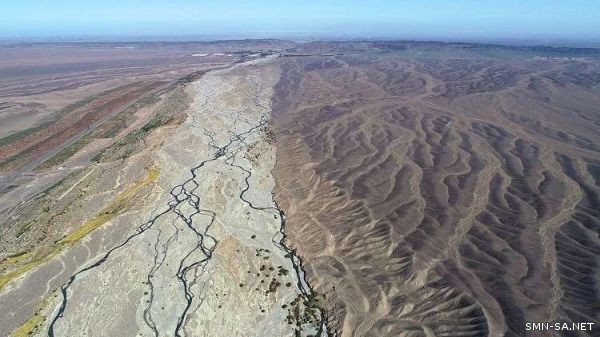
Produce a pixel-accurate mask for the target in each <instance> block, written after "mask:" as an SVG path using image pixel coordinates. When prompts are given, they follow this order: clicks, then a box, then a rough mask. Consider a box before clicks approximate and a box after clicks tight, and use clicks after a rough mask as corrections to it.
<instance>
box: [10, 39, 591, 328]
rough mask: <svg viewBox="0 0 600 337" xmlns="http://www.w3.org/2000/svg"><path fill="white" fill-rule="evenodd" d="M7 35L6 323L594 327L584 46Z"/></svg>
mask: <svg viewBox="0 0 600 337" xmlns="http://www.w3.org/2000/svg"><path fill="white" fill-rule="evenodd" d="M2 48H9V49H10V48H12V47H10V46H8V47H6V46H2ZM20 48H25V47H23V46H20V47H18V48H16V49H14V50H10V52H9V53H10V54H11V55H13V56H15V55H29V56H30V57H22V58H14V59H17V60H18V62H20V63H19V64H11V63H10V62H9V61H7V60H3V59H2V58H0V68H1V69H6V70H7V72H5V74H6V76H4V75H3V76H0V82H1V83H0V84H2V83H4V84H5V85H4V86H3V88H5V89H7V91H6V92H4V93H0V97H2V99H3V100H5V101H6V102H8V101H10V102H9V104H4V103H0V123H4V124H1V125H0V128H2V130H3V132H6V134H10V135H8V136H7V137H2V138H1V139H0V150H1V151H0V161H1V163H0V169H3V174H4V175H3V177H7V175H10V174H13V173H15V172H16V173H18V176H17V177H16V178H15V179H12V180H10V182H7V180H5V181H4V182H3V183H4V185H5V186H4V187H5V188H4V189H2V188H0V190H2V191H0V310H1V311H2V312H3V313H4V315H2V316H0V335H1V336H4V335H10V336H13V337H25V336H31V335H33V336H50V337H52V336H56V337H59V336H307V337H308V336H320V337H323V336H325V335H328V336H340V337H347V336H378V337H379V336H406V337H421V336H423V337H432V336H436V337H437V336H439V337H441V336H482V337H483V336H490V337H499V336H511V337H512V336H527V337H529V336H531V337H542V336H544V337H545V336H549V335H550V336H552V337H558V336H563V335H564V336H574V337H588V336H595V335H597V334H596V332H597V331H591V332H590V331H587V332H586V331H579V332H572V333H570V334H561V333H557V332H552V333H550V332H539V331H538V332H536V331H525V330H524V328H525V322H545V321H550V322H553V321H558V322H569V323H570V322H594V323H596V325H597V326H600V316H599V313H600V290H599V289H600V279H599V277H598V275H600V271H599V270H600V267H599V263H600V262H599V261H600V260H599V259H598V256H600V240H599V235H598V233H599V232H600V230H599V228H600V213H598V212H599V210H600V201H599V200H600V199H599V196H600V176H599V175H600V147H599V146H598V144H600V137H599V135H600V132H599V130H600V118H599V116H600V110H599V109H598V107H600V63H599V61H598V59H599V58H598V55H600V51H598V50H587V49H557V48H545V47H531V48H520V47H508V46H504V47H500V46H489V45H469V44H442V43H435V42H431V43H415V42H394V41H386V42H377V41H355V42H309V43H290V42H287V41H274V40H260V41H236V42H215V43H200V44H194V43H191V44H187V43H181V44H164V45H163V44H161V43H156V44H148V45H146V44H142V45H133V46H130V45H126V44H114V45H113V44H102V45H101V46H95V45H93V44H85V45H78V46H76V48H75V47H73V45H65V46H62V45H58V46H52V47H49V46H39V45H32V46H27V48H31V49H29V51H27V52H24V51H23V50H22V49H20ZM65 48H66V49H65ZM65 50H69V51H70V53H66V52H65ZM274 51H277V53H275V52H274ZM19 53H21V54H19ZM23 53H24V54H23ZM94 53H97V54H94ZM228 55H232V56H228ZM249 55H253V56H249ZM61 57H64V60H61ZM238 59H239V62H234V61H235V60H238ZM77 60H84V61H81V62H78V61H77ZM7 62H8V63H7ZM215 68H217V69H215ZM26 69H31V71H30V72H29V71H26ZM119 74H123V76H119ZM19 76H21V78H19V79H17V77H19ZM63 80H64V81H63ZM20 83H22V84H23V85H21V84H20ZM68 83H71V84H72V86H71V85H70V84H68ZM8 89H10V90H8ZM88 90H89V91H90V92H89V93H87V94H85V92H86V91H88ZM95 90H97V91H95ZM92 91H94V93H92ZM90 94H92V96H89V95H90ZM2 95H4V96H2ZM53 99H56V101H55V102H53V101H52V100H53ZM0 101H1V100H0ZM6 102H5V103H6ZM68 102H73V104H71V105H70V106H68ZM32 103H35V104H32ZM2 104H4V105H2ZM18 106H20V107H21V108H23V109H25V110H27V111H30V113H26V112H25V110H19V109H21V108H17V107H18ZM28 109H29V110H28ZM57 109H58V110H57ZM46 115H48V116H51V117H52V118H50V119H46V117H44V116H46ZM15 116H16V117H15ZM2 121H4V122H2ZM32 122H35V123H39V124H37V127H36V126H33V128H31V127H28V126H32V125H31V123H32ZM23 128H25V129H23ZM0 183H2V182H0Z"/></svg>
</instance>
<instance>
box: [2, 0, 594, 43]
mask: <svg viewBox="0 0 600 337" xmlns="http://www.w3.org/2000/svg"><path fill="white" fill-rule="evenodd" d="M85 35H96V36H230V37H302V36H306V37H319V36H323V37H329V38H335V37H340V38H344V37H361V38H415V39H442V40H444V39H449V40H468V39H483V40H485V39H507V40H509V39H524V40H526V39H557V40H560V39H567V40H568V39H579V40H590V41H592V40H595V41H600V0H518V1H517V0H502V1H497V0H480V1H474V0H395V1H392V0H385V1H384V0H370V1H357V0H343V1H342V0H336V1H325V0H321V1H316V0H302V1H299V0H294V1H291V0H276V1H273V0H263V1H259V0H245V1H231V0H219V1H211V0H168V1H167V0H162V1H159V0H102V1H96V0H86V1H84V0H37V1H34V0H0V38H15V37H17V38H18V37H52V36H85Z"/></svg>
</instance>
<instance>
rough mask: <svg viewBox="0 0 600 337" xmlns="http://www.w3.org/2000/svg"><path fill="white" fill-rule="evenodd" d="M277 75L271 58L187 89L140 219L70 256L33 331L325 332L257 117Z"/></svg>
mask: <svg viewBox="0 0 600 337" xmlns="http://www.w3.org/2000/svg"><path fill="white" fill-rule="evenodd" d="M278 78H279V68H278V66H276V65H273V64H270V63H262V62H256V64H252V63H250V64H248V63H246V64H240V65H238V66H235V67H232V68H230V69H226V70H220V71H214V72H211V73H209V74H206V75H205V76H204V77H203V78H201V79H200V80H198V81H197V82H195V83H193V84H191V85H190V86H189V88H188V90H189V93H190V94H191V96H192V97H193V98H194V103H193V104H192V106H191V108H190V109H189V111H188V112H187V115H188V118H187V119H186V121H185V122H184V123H183V124H182V125H180V126H178V128H177V130H175V131H174V132H173V133H171V134H170V136H168V137H165V139H164V140H163V141H162V144H161V146H159V147H158V148H155V149H154V150H153V151H152V153H151V155H152V156H153V159H154V160H153V161H154V167H155V169H156V171H157V172H160V176H159V177H158V182H157V184H158V186H157V187H155V188H154V189H153V192H152V194H151V195H150V196H149V197H148V198H147V200H145V201H142V202H140V203H139V204H141V205H142V210H141V211H140V212H139V216H135V217H123V218H121V219H119V220H118V221H115V222H116V225H118V226H120V227H125V228H128V229H129V231H128V232H129V234H124V235H122V240H121V241H119V242H117V243H115V244H114V245H112V246H110V247H109V248H108V249H106V250H104V251H103V252H101V253H99V254H97V255H95V256H93V257H91V258H89V259H88V260H87V262H84V263H80V265H81V267H80V268H78V269H77V270H75V271H73V272H72V274H71V276H70V277H69V278H68V279H67V281H66V283H64V285H63V286H62V287H61V288H60V293H59V294H58V296H55V297H51V298H50V299H49V300H48V302H49V303H48V304H47V306H46V309H43V310H42V311H43V312H44V313H45V314H46V315H47V320H46V321H45V323H40V324H43V325H44V326H45V328H44V329H35V330H33V331H34V333H35V334H36V335H48V336H79V335H87V336H117V335H120V336H134V335H138V336H234V335H235V336H294V335H298V334H300V335H309V334H312V335H314V334H317V333H320V332H322V331H323V318H322V314H321V311H320V310H319V309H318V307H317V304H318V299H317V298H316V296H314V294H313V293H312V291H311V290H310V288H309V287H308V285H307V284H306V282H305V281H304V280H303V279H302V278H303V272H302V270H301V267H300V266H299V261H298V259H297V258H296V257H295V255H294V254H293V252H292V251H291V250H289V249H288V248H287V247H286V246H285V243H284V242H283V240H282V239H283V237H282V225H283V223H284V219H283V217H284V216H283V212H281V211H280V210H279V209H278V208H277V206H276V205H275V203H274V202H273V200H272V194H271V193H272V190H273V187H274V181H273V177H272V175H271V172H270V171H271V169H272V167H273V166H274V164H275V149H274V147H273V146H272V145H271V140H272V139H271V138H270V133H269V131H268V129H267V127H266V122H267V120H268V118H269V113H270V102H271V94H272V92H271V88H272V86H273V85H274V84H275V83H276V82H277V80H278ZM144 151H148V150H144ZM138 202H139V200H138ZM111 227H115V224H113V225H111ZM121 232H123V230H122V229H121ZM75 248H77V247H75ZM63 264H64V262H63Z"/></svg>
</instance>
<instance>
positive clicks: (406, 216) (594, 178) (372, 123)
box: [272, 50, 600, 336]
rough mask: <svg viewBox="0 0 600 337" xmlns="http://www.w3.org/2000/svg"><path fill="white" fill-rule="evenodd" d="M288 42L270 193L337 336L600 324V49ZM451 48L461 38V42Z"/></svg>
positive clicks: (512, 332) (482, 332)
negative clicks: (524, 50)
mask: <svg viewBox="0 0 600 337" xmlns="http://www.w3.org/2000/svg"><path fill="white" fill-rule="evenodd" d="M449 52H450V53H453V52H454V51H444V50H437V51H436V50H430V52H429V54H428V55H422V56H415V55H414V53H405V52H399V53H391V54H385V55H372V54H371V55H368V54H355V55H337V56H333V55H332V56H329V57H311V56H304V57H290V58H289V59H288V60H287V62H285V63H283V65H282V68H283V69H284V70H283V74H282V79H281V80H280V82H279V83H278V85H277V87H276V90H275V92H276V94H275V102H274V116H275V117H274V119H273V121H272V125H273V130H274V133H275V138H276V139H277V147H278V149H285V150H280V151H279V152H278V161H277V165H276V168H275V171H274V172H275V177H276V180H277V188H276V191H277V192H276V201H277V202H278V203H279V204H280V205H281V207H282V208H283V209H285V210H286V214H287V215H288V227H287V228H288V235H289V237H290V241H291V242H292V244H293V245H294V246H295V247H297V248H298V252H299V254H300V255H301V256H302V258H303V259H304V261H305V266H306V268H307V276H308V280H309V282H310V283H311V284H312V285H313V286H315V289H316V290H317V291H319V292H320V293H324V294H326V295H327V296H326V298H327V314H328V317H329V327H330V329H331V331H332V332H335V333H337V334H339V335H341V336H593V335H597V334H598V330H597V329H596V331H595V332H594V331H570V332H566V331H561V332H557V331H526V330H525V326H526V325H525V323H526V322H568V323H571V322H592V323H595V324H596V326H598V325H599V324H600V279H599V278H598V275H599V271H600V267H599V264H598V261H599V260H598V256H600V255H599V254H600V239H599V233H600V213H599V211H600V207H599V206H600V204H599V200H600V199H599V197H600V189H599V187H600V176H599V175H598V173H599V171H598V169H599V167H600V152H599V151H600V148H598V146H597V144H599V143H600V110H599V109H598V107H599V106H600V105H599V103H600V101H599V98H600V95H599V93H600V64H599V63H598V61H597V59H593V58H592V59H573V58H556V59H554V58H545V57H539V56H537V57H536V56H533V55H523V54H518V53H514V54H513V55H509V56H511V57H507V55H503V54H497V53H496V54H489V53H488V54H487V55H486V56H482V55H476V54H472V55H465V56H462V57H455V56H449V54H448V53H449ZM450 55H452V54H450Z"/></svg>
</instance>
